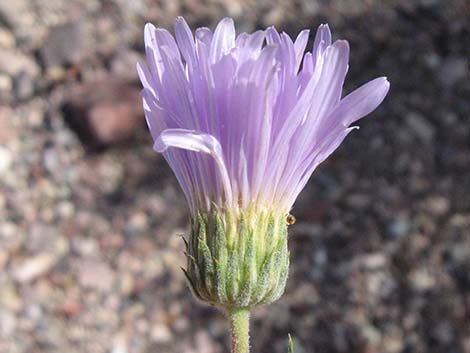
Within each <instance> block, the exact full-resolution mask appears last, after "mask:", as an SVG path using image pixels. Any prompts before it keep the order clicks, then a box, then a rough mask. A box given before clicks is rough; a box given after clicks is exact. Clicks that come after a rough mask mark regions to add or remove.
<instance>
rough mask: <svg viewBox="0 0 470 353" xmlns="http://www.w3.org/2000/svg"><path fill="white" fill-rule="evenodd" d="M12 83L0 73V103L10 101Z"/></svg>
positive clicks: (6, 76)
mask: <svg viewBox="0 0 470 353" xmlns="http://www.w3.org/2000/svg"><path fill="white" fill-rule="evenodd" d="M12 91H13V82H12V80H11V78H10V76H8V75H6V74H2V73H0V102H9V101H10V100H11V99H12Z"/></svg>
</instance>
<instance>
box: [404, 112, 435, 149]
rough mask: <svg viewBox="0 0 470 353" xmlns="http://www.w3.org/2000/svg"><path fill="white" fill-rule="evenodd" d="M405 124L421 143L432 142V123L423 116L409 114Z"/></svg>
mask: <svg viewBox="0 0 470 353" xmlns="http://www.w3.org/2000/svg"><path fill="white" fill-rule="evenodd" d="M406 123H407V125H408V127H409V128H410V129H411V130H412V131H413V132H414V133H415V135H416V136H417V137H418V138H419V139H420V140H421V141H422V142H424V143H431V142H433V140H434V135H435V128H434V126H433V125H432V123H431V122H430V121H429V120H428V119H426V118H425V117H424V116H423V115H421V114H420V113H417V112H410V113H408V115H407V116H406Z"/></svg>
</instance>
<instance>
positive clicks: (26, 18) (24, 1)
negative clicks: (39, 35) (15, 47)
mask: <svg viewBox="0 0 470 353" xmlns="http://www.w3.org/2000/svg"><path fill="white" fill-rule="evenodd" d="M31 12H32V11H31V2H30V1H28V0H15V1H0V22H4V23H5V24H6V25H7V26H8V27H9V28H11V29H13V30H14V31H16V30H20V29H21V28H22V27H24V26H29V25H32V22H33V18H32V17H31ZM2 54H3V53H2Z"/></svg>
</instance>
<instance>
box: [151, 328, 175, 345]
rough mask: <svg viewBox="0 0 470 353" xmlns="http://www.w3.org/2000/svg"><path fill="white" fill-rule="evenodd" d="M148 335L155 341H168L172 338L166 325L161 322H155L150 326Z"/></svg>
mask: <svg viewBox="0 0 470 353" xmlns="http://www.w3.org/2000/svg"><path fill="white" fill-rule="evenodd" d="M150 337H151V339H152V341H154V342H156V343H168V342H170V341H171V340H172V339H173V334H172V333H171V330H170V329H169V328H168V326H166V325H164V324H163V323H156V324H154V325H153V327H152V330H151V332H150Z"/></svg>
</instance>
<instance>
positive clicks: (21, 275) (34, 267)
mask: <svg viewBox="0 0 470 353" xmlns="http://www.w3.org/2000/svg"><path fill="white" fill-rule="evenodd" d="M58 261H59V258H58V257H57V256H55V255H54V254H52V253H43V254H39V255H35V256H33V257H31V258H29V259H26V260H23V261H22V262H20V263H19V264H17V265H15V266H14V269H13V278H14V279H15V280H16V281H18V282H20V283H28V282H31V281H33V280H35V279H36V278H38V277H40V276H43V275H45V274H47V273H48V272H49V271H50V270H51V269H52V268H53V267H54V266H55V264H56V263H57V262H58Z"/></svg>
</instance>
